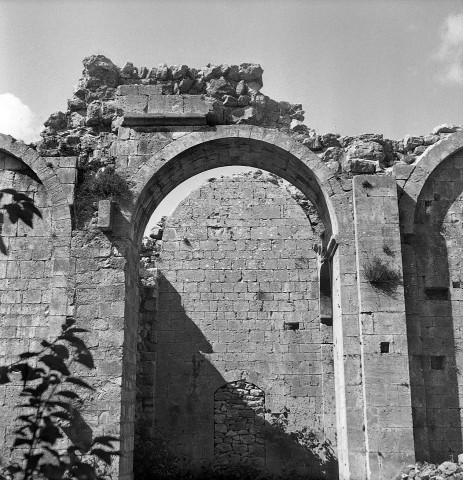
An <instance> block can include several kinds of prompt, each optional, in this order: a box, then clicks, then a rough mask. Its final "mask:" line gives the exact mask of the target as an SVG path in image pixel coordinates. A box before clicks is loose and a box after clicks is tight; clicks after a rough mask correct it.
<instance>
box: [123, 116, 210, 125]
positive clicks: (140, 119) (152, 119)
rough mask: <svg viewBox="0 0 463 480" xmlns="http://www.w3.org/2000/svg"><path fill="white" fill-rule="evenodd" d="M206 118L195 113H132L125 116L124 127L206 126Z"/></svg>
mask: <svg viewBox="0 0 463 480" xmlns="http://www.w3.org/2000/svg"><path fill="white" fill-rule="evenodd" d="M206 124H207V122H206V116H205V115H202V114H194V113H188V114H184V113H170V114H159V113H131V114H126V115H124V119H123V121H122V126H123V127H140V126H143V127H147V126H178V125H189V126H190V125H206Z"/></svg>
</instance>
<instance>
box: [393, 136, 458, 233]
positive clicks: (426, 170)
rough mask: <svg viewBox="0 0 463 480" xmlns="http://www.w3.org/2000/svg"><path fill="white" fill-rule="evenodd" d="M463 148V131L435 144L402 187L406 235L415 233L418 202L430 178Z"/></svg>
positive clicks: (403, 227)
mask: <svg viewBox="0 0 463 480" xmlns="http://www.w3.org/2000/svg"><path fill="white" fill-rule="evenodd" d="M462 148H463V130H460V131H458V132H456V133H453V134H451V135H449V136H448V137H447V138H445V139H443V140H441V141H439V142H437V143H435V144H434V145H433V146H431V147H430V148H428V149H427V150H426V152H425V153H423V155H422V156H421V158H420V160H419V161H418V163H417V164H416V167H415V168H414V169H413V171H412V172H411V174H410V176H409V178H408V179H407V180H406V182H405V184H404V185H403V187H402V192H401V196H400V202H399V209H400V223H401V228H402V232H403V233H404V234H411V233H413V229H414V221H415V220H414V219H415V210H416V204H417V200H418V197H419V195H420V193H421V191H422V189H423V186H424V184H425V183H426V181H427V179H428V178H429V176H430V175H431V174H432V172H433V171H434V170H435V169H436V168H437V166H438V165H440V164H441V163H442V162H443V161H445V160H446V159H447V158H448V157H449V156H450V155H452V154H454V153H456V152H458V150H460V149H462Z"/></svg>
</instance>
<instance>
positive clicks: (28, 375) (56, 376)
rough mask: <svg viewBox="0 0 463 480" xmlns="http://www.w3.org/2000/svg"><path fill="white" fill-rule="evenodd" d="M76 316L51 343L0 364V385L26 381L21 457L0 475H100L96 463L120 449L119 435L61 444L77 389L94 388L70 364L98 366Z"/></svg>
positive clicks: (90, 479) (2, 478) (2, 479)
mask: <svg viewBox="0 0 463 480" xmlns="http://www.w3.org/2000/svg"><path fill="white" fill-rule="evenodd" d="M74 323H75V321H74V320H73V319H72V317H68V318H67V319H66V321H65V323H64V324H63V325H62V327H61V329H62V331H61V333H60V334H59V335H58V336H57V337H56V338H55V339H54V340H53V341H51V342H48V341H47V340H43V341H42V342H41V347H42V348H41V349H40V350H38V351H33V352H25V353H22V354H21V355H20V356H19V360H18V361H16V362H14V363H12V364H11V365H8V366H2V367H0V384H7V383H10V382H12V381H13V380H14V379H15V377H17V376H19V379H20V380H21V382H22V389H21V393H20V397H21V400H22V403H21V404H20V405H18V408H19V409H20V411H21V413H20V415H18V417H17V418H16V422H17V423H18V424H19V426H18V427H17V429H16V430H15V432H14V433H15V441H14V443H13V446H12V450H13V449H20V450H21V451H22V456H23V458H22V461H21V462H20V463H12V464H10V465H8V466H7V467H4V469H3V471H0V480H6V479H16V478H17V479H18V480H30V479H33V478H37V477H39V478H47V479H61V478H79V479H84V478H85V479H87V480H95V479H97V478H100V476H99V473H98V462H102V463H103V464H106V465H109V464H111V460H112V457H113V456H114V455H117V454H118V452H117V451H116V450H114V448H113V442H115V441H117V438H115V437H111V436H99V437H95V438H94V439H93V441H91V442H90V443H89V444H83V443H76V442H73V441H71V442H70V445H69V446H68V447H67V448H66V449H62V448H59V445H58V444H59V441H60V439H61V438H63V436H64V435H63V428H65V427H66V426H69V425H71V426H72V423H73V421H74V414H75V410H74V405H77V404H79V403H81V402H82V399H81V397H80V395H79V393H77V392H78V391H79V389H84V390H93V388H92V387H91V386H90V385H89V384H88V383H86V382H85V381H84V380H82V379H81V378H79V377H77V376H73V375H72V374H71V367H72V365H81V366H83V367H86V368H94V365H93V358H92V355H91V353H90V351H89V350H88V348H87V346H86V345H85V343H84V341H83V340H82V339H81V338H80V337H79V336H78V334H79V333H83V332H86V331H87V330H85V329H82V328H77V327H75V325H74Z"/></svg>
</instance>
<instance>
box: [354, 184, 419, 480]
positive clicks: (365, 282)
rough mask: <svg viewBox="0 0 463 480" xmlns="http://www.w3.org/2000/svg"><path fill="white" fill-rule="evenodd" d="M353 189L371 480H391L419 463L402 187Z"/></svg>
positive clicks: (385, 185) (380, 185)
mask: <svg viewBox="0 0 463 480" xmlns="http://www.w3.org/2000/svg"><path fill="white" fill-rule="evenodd" d="M353 185H354V191H353V192H354V219H355V239H356V256H357V284H358V297H359V319H358V320H359V338H360V342H361V375H362V377H363V382H362V383H363V397H364V405H365V407H364V412H363V422H364V435H365V442H366V447H367V452H366V462H367V478H371V479H388V478H390V477H391V476H393V475H394V473H395V471H396V465H397V464H398V463H401V462H404V463H407V462H413V460H414V446H413V431H412V407H411V398H410V377H409V373H408V349H407V329H406V317H405V301H404V294H403V287H402V285H401V282H400V280H399V279H400V275H401V272H402V259H401V255H400V252H401V250H400V234H399V212H398V207H397V186H396V183H395V181H394V179H393V178H391V177H386V176H383V177H374V176H367V175H365V176H357V177H355V179H354V182H353ZM378 265H381V267H379V266H378ZM380 269H382V271H387V272H391V273H395V275H396V276H397V277H398V278H395V279H393V278H378V276H377V275H379V271H380ZM369 273H370V275H369ZM375 277H376V278H375ZM376 280H380V282H379V283H377V282H376ZM385 280H388V282H389V283H385ZM381 282H382V283H381Z"/></svg>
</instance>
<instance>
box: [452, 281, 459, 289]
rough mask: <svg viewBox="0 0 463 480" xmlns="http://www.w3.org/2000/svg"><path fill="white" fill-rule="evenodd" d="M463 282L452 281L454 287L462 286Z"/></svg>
mask: <svg viewBox="0 0 463 480" xmlns="http://www.w3.org/2000/svg"><path fill="white" fill-rule="evenodd" d="M460 286H461V282H452V287H453V288H460Z"/></svg>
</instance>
